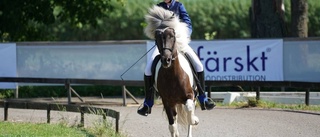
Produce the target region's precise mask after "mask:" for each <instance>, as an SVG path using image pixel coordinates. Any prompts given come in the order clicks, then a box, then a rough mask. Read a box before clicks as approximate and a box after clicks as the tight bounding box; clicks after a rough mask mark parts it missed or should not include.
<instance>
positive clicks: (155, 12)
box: [144, 5, 190, 49]
mask: <svg viewBox="0 0 320 137" xmlns="http://www.w3.org/2000/svg"><path fill="white" fill-rule="evenodd" d="M145 20H146V22H147V26H146V28H145V29H144V33H145V34H146V36H147V37H149V38H150V39H155V36H154V35H155V30H156V29H157V28H158V27H159V26H164V27H171V28H173V29H174V30H175V33H176V35H175V36H176V42H177V44H178V45H181V46H184V45H188V44H189V42H190V38H189V35H188V34H189V33H188V31H189V29H188V26H187V24H186V23H183V22H180V20H179V18H178V16H175V15H174V13H173V12H171V11H169V10H166V9H164V8H162V7H159V6H156V5H154V6H153V7H151V8H150V9H149V11H148V14H147V15H145ZM181 48H183V47H180V49H181Z"/></svg>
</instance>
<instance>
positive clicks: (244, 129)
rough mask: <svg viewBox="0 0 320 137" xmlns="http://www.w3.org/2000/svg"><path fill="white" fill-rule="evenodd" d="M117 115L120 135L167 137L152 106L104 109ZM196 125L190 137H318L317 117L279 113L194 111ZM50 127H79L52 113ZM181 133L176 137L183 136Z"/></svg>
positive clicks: (74, 117) (39, 117)
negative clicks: (141, 110)
mask: <svg viewBox="0 0 320 137" xmlns="http://www.w3.org/2000/svg"><path fill="white" fill-rule="evenodd" d="M108 108H110V109H114V110H117V111H119V112H120V114H121V118H120V122H119V124H120V131H121V132H123V133H125V134H126V135H128V137H168V136H170V135H169V130H168V122H167V120H166V119H165V113H164V112H163V111H162V106H155V107H154V108H153V110H152V114H151V115H149V116H148V117H143V116H140V115H138V114H137V113H136V111H137V108H138V106H128V107H122V106H108ZM3 114H4V112H3V108H0V121H3ZM195 114H196V115H197V116H198V117H199V118H200V123H199V125H198V126H197V127H195V128H194V131H193V136H194V137H317V136H320V113H305V112H303V113H301V112H290V111H283V110H261V109H225V108H216V109H214V110H211V111H201V110H200V109H197V110H196V112H195ZM51 116H52V119H51V121H52V123H56V122H59V121H60V122H61V121H68V122H69V123H70V124H71V125H72V124H77V123H79V120H80V114H79V113H71V112H56V111H53V112H52V114H51ZM99 118H100V117H97V116H95V115H86V116H85V125H92V124H93V123H94V121H96V119H99ZM9 121H26V122H42V123H44V122H46V111H45V110H25V109H11V108H10V109H9ZM0 131H1V130H0ZM186 131H187V130H185V129H180V135H181V136H182V137H183V136H186Z"/></svg>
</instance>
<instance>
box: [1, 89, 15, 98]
mask: <svg viewBox="0 0 320 137" xmlns="http://www.w3.org/2000/svg"><path fill="white" fill-rule="evenodd" d="M13 96H14V91H13V90H10V89H0V99H2V98H12V97H13Z"/></svg>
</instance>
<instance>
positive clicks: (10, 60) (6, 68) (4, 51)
mask: <svg viewBox="0 0 320 137" xmlns="http://www.w3.org/2000/svg"><path fill="white" fill-rule="evenodd" d="M0 62H1V63H0V77H16V76H17V65H16V64H17V56H16V44H15V43H0ZM15 88H16V83H7V82H0V89H15Z"/></svg>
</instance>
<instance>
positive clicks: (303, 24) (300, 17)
mask: <svg viewBox="0 0 320 137" xmlns="http://www.w3.org/2000/svg"><path fill="white" fill-rule="evenodd" d="M291 31H292V32H291V36H292V37H300V38H305V37H308V0H291Z"/></svg>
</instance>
